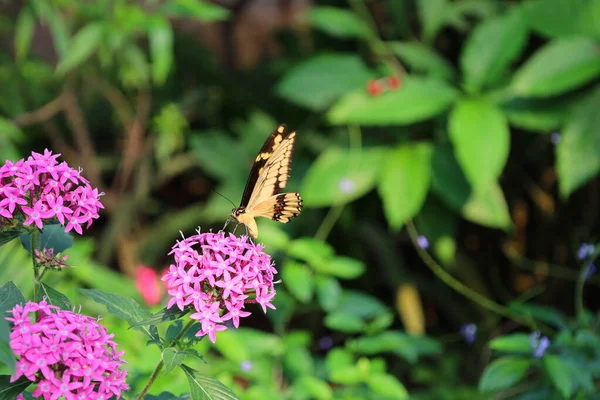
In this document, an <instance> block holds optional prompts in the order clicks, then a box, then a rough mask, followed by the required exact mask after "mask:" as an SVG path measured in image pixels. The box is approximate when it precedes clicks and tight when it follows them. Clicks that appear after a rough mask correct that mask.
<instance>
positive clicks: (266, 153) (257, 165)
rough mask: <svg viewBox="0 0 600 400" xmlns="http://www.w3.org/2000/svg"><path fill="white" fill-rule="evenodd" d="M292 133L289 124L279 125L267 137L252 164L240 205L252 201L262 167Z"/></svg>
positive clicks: (245, 204) (242, 206) (244, 205)
mask: <svg viewBox="0 0 600 400" xmlns="http://www.w3.org/2000/svg"><path fill="white" fill-rule="evenodd" d="M289 134H290V132H288V130H287V126H286V125H285V124H281V125H279V126H278V127H277V128H276V129H275V130H274V131H273V132H272V133H271V135H270V136H269V137H268V138H267V140H266V141H265V144H263V146H262V148H261V149H260V151H259V153H258V155H257V156H256V158H255V159H254V163H253V164H252V169H251V170H250V175H248V181H247V182H246V187H245V188H244V194H242V200H241V201H240V207H239V208H244V207H246V206H247V205H248V202H249V201H250V196H252V192H253V191H254V187H255V185H256V182H257V181H258V177H259V175H260V172H261V171H262V168H263V167H264V166H265V164H266V163H267V161H268V160H269V157H271V155H273V152H274V151H275V149H277V147H279V145H280V144H281V142H282V141H283V140H284V139H285V138H286V137H287V136H288V135H289Z"/></svg>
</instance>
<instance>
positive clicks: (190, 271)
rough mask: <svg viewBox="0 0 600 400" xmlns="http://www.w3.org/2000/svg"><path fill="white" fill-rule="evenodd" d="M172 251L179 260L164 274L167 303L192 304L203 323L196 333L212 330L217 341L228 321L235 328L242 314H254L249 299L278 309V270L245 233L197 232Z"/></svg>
mask: <svg viewBox="0 0 600 400" xmlns="http://www.w3.org/2000/svg"><path fill="white" fill-rule="evenodd" d="M169 254H174V258H175V264H172V265H170V266H169V270H168V271H167V273H166V274H165V275H164V276H163V278H162V280H163V281H166V283H167V287H168V294H169V296H170V300H169V303H168V304H167V308H171V307H173V306H174V305H176V306H177V307H178V308H179V309H180V310H183V309H184V308H185V307H186V306H190V307H192V308H193V309H194V310H195V312H194V313H192V314H191V316H190V318H192V319H195V320H197V321H198V322H200V323H201V325H202V329H201V330H200V331H199V332H198V333H197V334H196V336H204V335H208V337H209V338H210V340H211V341H212V342H213V343H214V342H215V341H216V332H218V331H222V330H225V329H227V327H226V326H225V325H224V323H225V322H226V321H229V320H231V322H232V323H233V326H235V327H236V328H237V327H239V324H240V318H244V317H247V316H249V315H250V312H248V311H246V310H245V306H246V304H248V303H258V304H260V306H261V307H262V309H263V311H264V312H267V307H268V308H273V309H274V308H275V307H274V306H273V304H271V300H272V299H273V297H274V296H275V288H274V286H273V276H274V274H276V273H277V270H276V269H275V268H274V266H273V262H272V261H271V256H269V255H268V254H267V253H265V252H263V246H262V245H260V244H254V243H253V242H252V241H251V240H250V239H249V238H248V237H247V236H242V237H239V238H238V237H237V236H235V235H234V234H232V233H229V234H226V233H224V232H219V233H212V232H211V233H199V232H198V234H197V235H194V236H191V237H189V238H187V239H184V240H183V241H178V242H177V244H176V245H175V246H173V250H172V251H171V253H169Z"/></svg>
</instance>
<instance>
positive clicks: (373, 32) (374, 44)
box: [349, 0, 406, 76]
mask: <svg viewBox="0 0 600 400" xmlns="http://www.w3.org/2000/svg"><path fill="white" fill-rule="evenodd" d="M349 2H350V7H351V8H352V10H353V11H354V12H355V13H356V14H358V15H359V17H360V18H361V19H362V20H363V22H364V23H365V24H366V26H367V28H368V30H369V32H368V34H367V37H366V40H367V43H368V44H369V47H370V48H371V50H372V51H373V53H375V54H377V55H378V56H380V57H383V59H384V60H385V61H386V63H387V64H388V65H389V66H390V67H391V68H392V69H395V70H396V71H398V74H399V75H400V76H403V75H405V74H406V70H405V69H404V67H403V66H402V64H401V63H400V61H398V59H397V58H396V56H394V54H393V53H392V51H391V50H390V48H389V47H388V45H387V43H386V42H384V41H383V40H381V38H380V37H379V32H378V31H377V23H376V22H375V19H374V18H373V16H372V15H371V11H369V8H368V7H367V5H366V4H365V2H364V0H350V1H349Z"/></svg>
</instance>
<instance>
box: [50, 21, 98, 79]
mask: <svg viewBox="0 0 600 400" xmlns="http://www.w3.org/2000/svg"><path fill="white" fill-rule="evenodd" d="M103 31H104V27H103V25H102V23H100V22H92V23H90V24H87V25H85V26H84V27H83V28H81V30H80V31H79V32H77V33H76V34H75V36H73V37H72V38H71V41H70V43H69V48H68V51H67V52H66V53H65V54H64V55H63V57H61V59H60V61H59V63H58V66H57V67H56V73H58V74H59V75H64V74H66V73H67V72H69V71H71V70H72V69H73V68H76V67H78V66H79V65H81V64H82V63H83V62H84V61H86V60H87V59H88V58H89V57H90V56H91V55H92V54H94V52H95V51H96V49H97V48H98V45H99V44H100V43H101V41H102V36H103Z"/></svg>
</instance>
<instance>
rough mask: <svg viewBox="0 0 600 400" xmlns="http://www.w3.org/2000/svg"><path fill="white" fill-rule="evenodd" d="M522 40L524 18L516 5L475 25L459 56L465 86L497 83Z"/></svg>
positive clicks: (471, 87) (484, 85) (474, 89)
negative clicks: (505, 12) (504, 12)
mask: <svg viewBox="0 0 600 400" xmlns="http://www.w3.org/2000/svg"><path fill="white" fill-rule="evenodd" d="M526 42H527V25H526V21H525V19H524V18H523V15H522V14H521V12H520V9H519V8H517V7H512V9H511V11H509V12H508V13H507V14H505V15H502V16H499V17H495V18H488V19H486V20H485V21H484V22H482V23H481V24H479V25H477V27H476V28H475V29H474V30H473V33H472V34H471V36H470V37H469V38H468V39H467V42H466V44H465V47H464V50H463V51H462V53H461V57H460V66H461V69H462V71H463V74H464V80H465V85H466V87H467V88H469V89H471V90H473V91H475V92H479V91H480V90H481V89H482V88H483V87H486V86H491V85H493V84H495V83H497V82H498V80H499V79H500V78H502V77H503V75H504V74H505V73H506V72H507V69H508V68H509V67H510V65H511V63H512V62H513V61H515V59H516V58H517V57H518V56H519V54H521V51H522V50H523V47H524V46H525V44H526Z"/></svg>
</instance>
